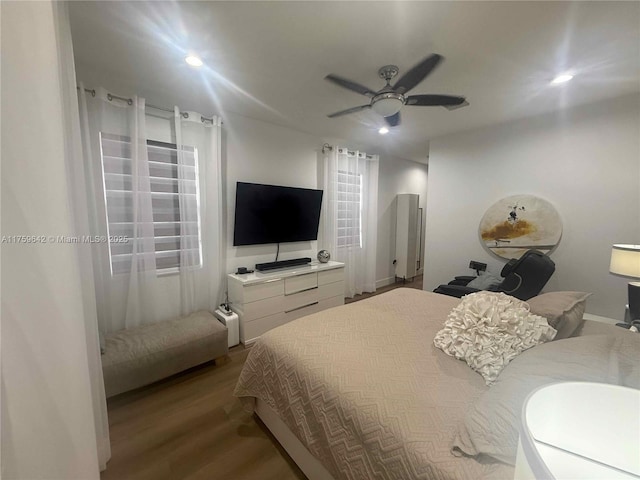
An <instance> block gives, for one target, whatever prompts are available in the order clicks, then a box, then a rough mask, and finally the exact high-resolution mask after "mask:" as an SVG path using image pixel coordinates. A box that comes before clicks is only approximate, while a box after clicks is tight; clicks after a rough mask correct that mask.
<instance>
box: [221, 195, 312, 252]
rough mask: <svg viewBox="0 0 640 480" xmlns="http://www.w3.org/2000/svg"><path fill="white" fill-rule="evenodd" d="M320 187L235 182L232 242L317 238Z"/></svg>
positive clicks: (255, 243)
mask: <svg viewBox="0 0 640 480" xmlns="http://www.w3.org/2000/svg"><path fill="white" fill-rule="evenodd" d="M321 205H322V190H312V189H308V188H293V187H280V186H277V185H261V184H257V183H245V182H238V184H237V188H236V218H235V226H234V231H233V245H234V246H239V245H258V244H264V243H282V242H304V241H309V240H316V239H317V238H318V224H319V222H320V207H321Z"/></svg>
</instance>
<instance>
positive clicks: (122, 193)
mask: <svg viewBox="0 0 640 480" xmlns="http://www.w3.org/2000/svg"><path fill="white" fill-rule="evenodd" d="M100 146H101V155H102V171H103V181H104V192H105V203H106V210H107V225H108V234H109V256H110V260H111V274H112V275H114V274H118V273H127V272H129V271H130V270H131V257H132V251H133V242H132V241H131V240H129V241H122V239H123V238H128V239H132V238H133V237H134V223H133V222H134V211H133V191H132V175H131V174H132V170H131V167H132V162H131V145H130V140H129V138H128V137H122V136H119V135H112V134H107V133H101V134H100ZM147 150H148V158H149V183H150V189H151V208H152V212H153V243H154V249H155V261H156V269H157V270H158V271H162V272H163V273H169V272H171V271H176V270H177V268H178V267H180V256H181V255H180V254H181V251H182V252H187V253H189V255H187V258H188V260H187V261H188V263H189V265H191V266H194V267H197V266H201V263H202V251H201V242H200V202H199V191H198V162H197V158H198V151H197V149H195V148H193V147H187V146H184V147H182V153H183V159H184V160H183V163H184V165H181V166H179V165H178V151H177V146H176V145H175V144H171V143H164V142H157V141H153V140H148V141H147ZM178 169H181V174H180V176H178ZM180 186H182V188H181V189H179V187H180ZM181 201H182V202H184V203H183V205H182V207H183V208H182V215H181V209H180V202H181ZM181 228H184V230H185V235H184V236H183V237H181ZM138 235H139V236H140V235H142V234H141V233H138ZM141 238H142V237H141V236H140V237H139V239H141Z"/></svg>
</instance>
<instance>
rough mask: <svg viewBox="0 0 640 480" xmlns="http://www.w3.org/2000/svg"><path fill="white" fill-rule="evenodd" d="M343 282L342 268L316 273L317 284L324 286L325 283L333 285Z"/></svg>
mask: <svg viewBox="0 0 640 480" xmlns="http://www.w3.org/2000/svg"><path fill="white" fill-rule="evenodd" d="M341 280H344V268H332V269H331V270H324V271H321V272H318V284H319V285H326V284H327V283H334V282H339V281H341Z"/></svg>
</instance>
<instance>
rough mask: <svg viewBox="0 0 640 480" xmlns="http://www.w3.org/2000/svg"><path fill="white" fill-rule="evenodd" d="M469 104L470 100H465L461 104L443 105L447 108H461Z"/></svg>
mask: <svg viewBox="0 0 640 480" xmlns="http://www.w3.org/2000/svg"><path fill="white" fill-rule="evenodd" d="M467 105H469V102H467V101H466V100H465V101H464V102H462V103H461V104H460V105H443V107H444V108H446V109H447V110H457V109H459V108H462V107H466V106H467Z"/></svg>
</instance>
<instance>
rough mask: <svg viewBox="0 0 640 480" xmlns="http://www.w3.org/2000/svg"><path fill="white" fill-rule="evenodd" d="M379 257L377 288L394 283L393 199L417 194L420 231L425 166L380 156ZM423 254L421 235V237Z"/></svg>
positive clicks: (424, 187) (425, 197)
mask: <svg viewBox="0 0 640 480" xmlns="http://www.w3.org/2000/svg"><path fill="white" fill-rule="evenodd" d="M378 179H379V180H378V252H377V253H378V254H377V260H376V269H377V273H376V280H377V282H376V283H377V285H376V286H377V287H381V286H384V285H389V284H390V283H393V281H394V280H395V266H394V265H393V260H394V258H395V255H396V195H397V194H399V193H417V194H418V195H420V203H419V206H420V207H421V208H422V215H423V224H422V225H423V229H424V225H425V223H424V216H425V214H426V208H425V206H426V203H427V166H426V165H423V164H421V163H416V162H412V161H409V160H404V159H402V158H398V157H392V156H390V155H381V156H380V169H379V174H378ZM422 241H423V250H422V251H424V235H422Z"/></svg>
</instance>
